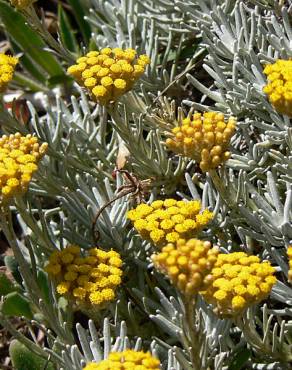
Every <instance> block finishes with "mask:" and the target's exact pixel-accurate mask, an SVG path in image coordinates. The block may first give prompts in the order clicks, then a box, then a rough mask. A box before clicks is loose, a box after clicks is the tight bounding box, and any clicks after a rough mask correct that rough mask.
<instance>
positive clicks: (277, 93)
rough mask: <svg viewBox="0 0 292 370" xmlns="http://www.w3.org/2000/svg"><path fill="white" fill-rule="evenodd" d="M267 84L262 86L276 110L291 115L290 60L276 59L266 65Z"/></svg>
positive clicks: (291, 66)
mask: <svg viewBox="0 0 292 370" xmlns="http://www.w3.org/2000/svg"><path fill="white" fill-rule="evenodd" d="M264 74H265V75H266V76H267V79H268V84H267V85H266V86H265V87H264V88H263V91H264V93H265V94H267V95H268V98H269V101H270V103H271V104H272V105H273V106H274V108H275V109H276V111H277V112H279V113H281V114H286V115H287V116H290V117H292V60H282V59H278V60H277V61H276V62H275V63H274V64H268V65H266V67H265V69H264Z"/></svg>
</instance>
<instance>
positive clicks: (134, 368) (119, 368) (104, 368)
mask: <svg viewBox="0 0 292 370" xmlns="http://www.w3.org/2000/svg"><path fill="white" fill-rule="evenodd" d="M159 369H160V361H159V360H158V359H157V358H155V357H153V356H151V354H150V353H149V352H146V353H145V352H142V351H133V350H131V349H128V350H126V351H123V352H112V353H110V354H109V356H108V358H107V359H106V360H103V361H101V362H99V363H98V364H96V363H94V362H91V363H89V364H87V365H86V366H85V367H84V368H83V370H159Z"/></svg>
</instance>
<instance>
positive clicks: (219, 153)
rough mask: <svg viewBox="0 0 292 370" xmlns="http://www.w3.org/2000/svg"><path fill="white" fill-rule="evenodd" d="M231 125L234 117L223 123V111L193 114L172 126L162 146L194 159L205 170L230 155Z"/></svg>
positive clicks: (233, 127)
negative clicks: (170, 135) (168, 136)
mask: <svg viewBox="0 0 292 370" xmlns="http://www.w3.org/2000/svg"><path fill="white" fill-rule="evenodd" d="M235 125H236V120H235V118H233V117H230V118H229V119H228V121H227V122H225V119H224V115H223V113H216V112H205V113H204V114H203V115H202V114H201V113H195V114H193V116H192V118H185V119H183V121H182V125H181V126H177V127H175V128H173V129H172V137H170V138H168V139H167V140H166V145H167V147H168V148H169V149H170V150H172V151H174V152H175V153H178V154H181V155H184V156H186V157H189V158H192V159H194V160H195V161H196V162H198V163H199V165H200V168H201V170H202V171H204V172H206V171H208V170H210V169H213V168H216V167H218V166H219V165H220V164H222V163H223V162H225V161H227V159H229V158H230V152H229V151H228V147H229V143H230V139H231V137H232V135H233V134H234V131H235Z"/></svg>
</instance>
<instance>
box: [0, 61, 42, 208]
mask: <svg viewBox="0 0 292 370" xmlns="http://www.w3.org/2000/svg"><path fill="white" fill-rule="evenodd" d="M0 59H1V58H0ZM47 148H48V144H47V143H43V144H42V145H39V144H38V139H37V138H36V137H34V136H32V135H31V134H28V135H26V136H22V135H21V134H20V133H16V134H11V135H9V136H7V135H3V136H2V137H0V184H1V186H0V201H6V200H9V199H10V198H11V197H14V196H16V195H22V194H24V193H25V192H26V191H27V188H28V185H29V183H30V181H31V179H32V177H33V174H34V172H35V171H36V170H37V169H38V163H39V161H40V160H41V158H42V157H43V156H44V155H45V153H46V151H47Z"/></svg>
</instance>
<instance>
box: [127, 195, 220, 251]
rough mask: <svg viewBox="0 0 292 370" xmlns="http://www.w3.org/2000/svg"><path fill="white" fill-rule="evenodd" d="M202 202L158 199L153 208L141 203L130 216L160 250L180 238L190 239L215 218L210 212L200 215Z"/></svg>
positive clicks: (142, 234)
mask: <svg viewBox="0 0 292 370" xmlns="http://www.w3.org/2000/svg"><path fill="white" fill-rule="evenodd" d="M200 212H201V202H200V201H198V200H194V201H183V200H180V201H177V200H175V199H171V198H170V199H166V200H164V201H163V200H156V201H154V202H152V203H151V204H150V205H148V204H140V205H138V206H137V207H136V208H135V209H133V210H131V211H129V212H128V213H127V218H128V219H130V220H131V221H132V222H133V223H134V228H135V229H136V230H137V231H138V233H139V234H140V235H141V237H142V238H143V239H146V240H149V241H151V242H152V243H153V244H155V245H156V246H157V247H162V246H164V245H165V244H167V243H174V242H176V241H177V240H178V239H190V238H192V237H194V236H196V234H197V233H198V232H199V231H201V230H202V229H203V227H204V226H206V225H207V224H208V223H209V221H210V220H212V218H213V213H212V212H210V211H209V210H207V209H206V210H204V211H203V212H201V213H200Z"/></svg>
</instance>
